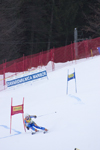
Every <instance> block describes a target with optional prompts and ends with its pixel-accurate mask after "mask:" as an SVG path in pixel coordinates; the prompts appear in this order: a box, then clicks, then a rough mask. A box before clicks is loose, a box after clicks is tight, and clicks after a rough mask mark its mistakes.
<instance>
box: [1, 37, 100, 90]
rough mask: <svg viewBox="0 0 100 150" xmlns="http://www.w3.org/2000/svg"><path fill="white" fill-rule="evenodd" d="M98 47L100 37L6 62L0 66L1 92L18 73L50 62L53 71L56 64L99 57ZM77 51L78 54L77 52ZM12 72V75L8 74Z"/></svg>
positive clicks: (99, 45)
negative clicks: (9, 78) (6, 80)
mask: <svg viewBox="0 0 100 150" xmlns="http://www.w3.org/2000/svg"><path fill="white" fill-rule="evenodd" d="M97 47H100V37H99V38H95V39H90V40H85V41H82V42H77V43H72V44H70V45H67V46H64V47H59V48H53V49H50V50H49V51H44V52H40V53H38V54H33V55H29V56H24V55H23V57H21V58H19V59H16V60H12V61H9V62H5V63H3V64H1V65H0V90H4V89H5V87H6V86H5V79H6V78H8V77H10V76H11V75H15V74H16V73H19V72H23V71H27V70H28V69H30V68H33V69H35V68H37V67H38V66H46V65H47V64H48V62H49V61H52V62H53V63H52V66H51V67H52V70H54V63H59V62H61V63H63V62H67V61H71V60H77V59H81V58H87V57H91V55H93V56H94V55H99V51H98V49H97ZM76 50H77V52H76ZM9 72H10V75H9V74H8V73H9Z"/></svg>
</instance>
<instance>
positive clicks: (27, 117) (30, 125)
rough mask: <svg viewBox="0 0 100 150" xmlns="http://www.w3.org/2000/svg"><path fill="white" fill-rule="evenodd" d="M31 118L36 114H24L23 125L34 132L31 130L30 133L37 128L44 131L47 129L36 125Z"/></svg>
mask: <svg viewBox="0 0 100 150" xmlns="http://www.w3.org/2000/svg"><path fill="white" fill-rule="evenodd" d="M32 118H37V116H36V115H29V114H26V115H25V118H24V123H25V127H26V128H27V130H29V129H32V131H34V132H32V134H34V133H36V132H38V131H39V130H37V129H41V130H43V131H44V133H45V132H47V131H48V130H47V129H46V128H44V127H40V126H38V125H37V124H36V123H35V122H34V121H33V120H32ZM36 128H37V129H36Z"/></svg>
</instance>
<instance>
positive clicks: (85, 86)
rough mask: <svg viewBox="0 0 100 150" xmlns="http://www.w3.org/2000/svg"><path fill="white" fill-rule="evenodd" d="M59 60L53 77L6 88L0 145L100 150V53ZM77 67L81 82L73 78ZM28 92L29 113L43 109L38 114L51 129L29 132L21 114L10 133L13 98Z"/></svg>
mask: <svg viewBox="0 0 100 150" xmlns="http://www.w3.org/2000/svg"><path fill="white" fill-rule="evenodd" d="M48 65H50V64H48ZM57 66H58V69H56V70H55V71H52V72H47V75H48V78H44V79H39V80H37V81H34V82H31V83H25V84H21V85H17V86H15V87H10V88H7V89H6V90H4V91H2V92H0V150H30V149H31V150H74V149H75V148H78V149H79V150H100V56H95V57H93V58H88V59H82V60H78V61H76V62H74V61H73V62H71V63H70V64H69V62H67V63H63V64H62V63H58V64H55V67H56V68H57ZM61 66H62V67H61ZM74 69H75V75H76V82H75V79H72V80H70V81H68V82H67V76H68V70H69V74H71V73H73V72H74ZM67 89H68V94H67ZM76 89H77V93H76ZM23 97H24V113H28V114H30V115H37V118H36V119H33V120H34V121H35V122H36V123H37V124H38V125H39V126H42V127H46V128H47V129H48V133H46V134H43V131H40V132H38V133H36V134H34V135H31V131H30V130H29V131H26V132H25V131H24V126H23V120H22V114H17V115H13V116H12V130H11V134H10V114H11V98H13V106H16V105H20V104H22V101H23Z"/></svg>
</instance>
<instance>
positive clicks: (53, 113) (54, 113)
mask: <svg viewBox="0 0 100 150" xmlns="http://www.w3.org/2000/svg"><path fill="white" fill-rule="evenodd" d="M55 113H57V112H56V111H55V112H52V113H48V114H44V115H40V116H38V117H43V116H47V115H51V114H55Z"/></svg>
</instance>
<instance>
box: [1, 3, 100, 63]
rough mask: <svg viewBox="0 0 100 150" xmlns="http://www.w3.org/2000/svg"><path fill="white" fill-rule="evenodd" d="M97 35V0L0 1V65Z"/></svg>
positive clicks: (99, 33) (99, 27)
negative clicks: (76, 33) (75, 38)
mask: <svg viewBox="0 0 100 150" xmlns="http://www.w3.org/2000/svg"><path fill="white" fill-rule="evenodd" d="M75 28H77V30H78V39H79V40H84V39H90V38H96V37H99V36H100V0H88V1H87V0H48V1H47V0H20V1H19V0H0V64H2V63H3V61H4V60H6V61H10V60H14V59H17V58H20V57H22V56H23V54H24V55H25V56H27V55H31V54H36V53H39V52H41V51H47V50H49V49H51V48H53V47H62V46H65V45H69V44H71V42H72V43H73V42H74V29H75Z"/></svg>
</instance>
